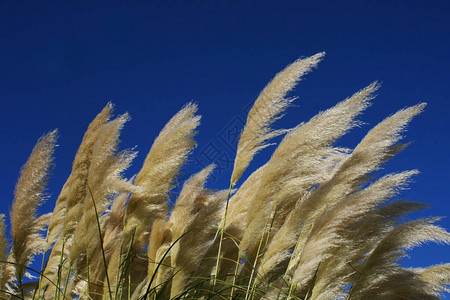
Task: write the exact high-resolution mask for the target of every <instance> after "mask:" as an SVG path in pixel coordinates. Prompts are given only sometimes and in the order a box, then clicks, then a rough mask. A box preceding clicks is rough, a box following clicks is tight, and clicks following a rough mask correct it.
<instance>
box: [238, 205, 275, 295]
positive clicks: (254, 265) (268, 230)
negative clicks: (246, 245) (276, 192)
mask: <svg viewBox="0 0 450 300" xmlns="http://www.w3.org/2000/svg"><path fill="white" fill-rule="evenodd" d="M274 207H275V208H274ZM277 207H278V206H276V205H275V203H274V204H273V205H272V209H271V210H272V211H273V213H272V215H271V216H269V218H270V225H269V226H268V227H269V228H268V229H267V225H268V224H266V226H265V227H264V231H263V234H262V236H261V239H260V241H259V245H258V251H257V252H256V256H255V261H254V262H253V267H252V272H251V273H250V280H249V282H248V286H247V294H246V296H245V299H246V300H247V299H248V294H250V295H251V297H252V298H253V294H254V286H252V287H251V290H249V289H250V286H251V285H252V281H253V276H254V273H255V270H256V265H257V263H258V258H259V255H260V252H263V251H264V250H265V249H266V247H267V244H268V243H269V238H270V233H271V232H272V227H273V222H274V221H275V215H276V211H277ZM266 229H267V230H266ZM264 236H266V238H265V243H264V247H262V244H263V240H264ZM261 248H262V249H261ZM249 292H250V293H249Z"/></svg>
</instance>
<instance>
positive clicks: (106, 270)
mask: <svg viewBox="0 0 450 300" xmlns="http://www.w3.org/2000/svg"><path fill="white" fill-rule="evenodd" d="M88 189H89V194H90V195H91V199H92V203H93V204H94V210H95V219H96V220H97V229H98V235H99V237H100V248H101V250H102V257H103V266H104V267H105V276H106V283H107V284H108V293H109V299H110V300H112V294H111V285H110V283H109V277H108V266H107V264H106V256H105V249H104V248H103V237H102V230H101V228H100V220H99V218H98V212H97V206H96V205H95V200H94V195H93V194H92V191H91V188H90V187H89V185H88ZM87 256H88V255H87V254H86V257H87Z"/></svg>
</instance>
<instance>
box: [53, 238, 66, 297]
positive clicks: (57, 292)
mask: <svg viewBox="0 0 450 300" xmlns="http://www.w3.org/2000/svg"><path fill="white" fill-rule="evenodd" d="M65 245H66V238H65V237H63V240H62V245H61V256H60V258H59V265H58V277H57V279H56V289H55V299H59V292H60V284H61V282H60V280H61V270H62V266H63V263H64V260H63V257H64V247H65Z"/></svg>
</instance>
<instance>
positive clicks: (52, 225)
mask: <svg viewBox="0 0 450 300" xmlns="http://www.w3.org/2000/svg"><path fill="white" fill-rule="evenodd" d="M323 55H324V54H323V53H319V54H316V55H314V56H311V57H308V58H305V59H299V60H297V61H295V62H294V63H292V64H291V65H289V66H288V67H286V68H285V69H284V70H283V71H282V72H280V73H278V74H277V75H276V76H275V78H274V79H273V80H272V81H271V82H270V83H269V84H268V85H267V86H266V87H265V88H264V90H263V91H262V92H261V94H260V96H259V97H258V98H257V100H256V102H255V103H254V106H253V108H252V109H251V110H250V112H249V114H248V119H247V123H246V125H245V128H244V130H243V131H242V133H241V137H240V140H239V144H238V149H237V154H236V157H235V161H234V169H233V173H232V176H231V180H230V187H229V189H227V190H222V191H215V190H210V189H207V188H205V182H206V180H207V178H208V176H209V175H210V174H211V172H212V171H213V169H214V165H210V166H208V167H206V168H205V169H203V170H201V171H200V172H199V173H197V174H195V175H193V176H192V177H190V178H189V179H188V180H186V181H185V182H184V185H183V188H182V190H181V192H180V193H179V195H178V196H177V198H176V200H175V202H174V205H173V207H171V205H169V203H171V202H170V201H169V192H170V191H171V190H172V189H173V188H174V185H175V179H176V178H177V174H178V173H179V171H180V169H181V168H182V166H183V164H184V163H185V162H186V160H187V159H188V155H189V154H190V153H191V152H192V150H193V148H194V147H195V142H194V136H195V133H196V131H195V130H196V128H197V126H198V125H199V122H200V116H198V115H196V112H197V106H196V105H195V104H193V103H189V104H187V105H186V106H185V107H183V108H182V109H181V111H179V112H178V113H177V114H176V115H175V116H174V117H173V118H172V119H171V120H170V121H169V122H168V123H167V124H166V126H165V127H164V128H163V129H162V131H161V133H160V134H159V136H158V137H157V138H156V139H155V141H154V143H153V146H152V147H151V149H150V152H149V153H148V155H147V157H146V159H145V162H144V164H143V166H142V168H141V170H140V171H139V173H138V174H137V175H136V176H134V177H133V178H130V179H126V178H124V175H123V174H124V170H126V169H127V167H129V165H130V163H131V162H132V160H133V158H134V157H135V156H136V153H135V152H134V151H133V150H122V151H120V150H119V139H118V138H119V133H120V131H121V129H122V127H123V125H124V123H125V122H126V121H127V120H128V116H127V114H124V115H120V116H118V117H115V118H114V117H112V105H110V104H108V105H107V106H106V107H105V108H104V109H103V110H102V111H101V112H100V113H99V114H98V115H97V117H96V118H95V119H94V120H93V121H92V123H91V124H90V125H89V127H88V129H87V131H86V133H85V135H84V138H83V140H82V142H81V145H80V147H79V149H78V152H77V154H76V156H75V159H74V162H73V167H72V172H71V174H70V176H69V178H68V179H67V181H66V183H65V184H64V186H63V188H62V190H61V193H60V194H59V196H58V198H57V201H56V205H55V208H54V210H53V213H50V214H46V215H42V216H38V215H37V208H38V206H39V205H40V204H41V203H42V201H43V199H44V198H45V193H44V190H45V184H46V181H47V177H48V171H49V168H50V167H51V165H52V156H53V150H54V147H55V143H56V137H57V132H56V131H53V132H50V133H48V134H46V135H44V136H43V137H42V138H41V139H39V141H38V142H37V144H36V146H35V147H34V149H33V151H32V153H31V155H30V157H29V159H28V161H27V163H26V164H25V165H24V166H23V168H22V170H21V173H20V178H19V179H18V182H17V185H16V188H15V195H14V196H15V198H14V202H13V205H12V208H11V213H10V220H11V237H12V243H11V246H9V245H10V244H9V242H8V240H7V237H6V234H5V222H4V217H3V216H2V217H1V219H0V256H1V257H0V260H1V263H0V290H1V292H0V293H1V294H0V298H2V299H16V298H19V299H181V298H187V299H212V298H213V299H222V298H227V299H376V298H383V299H439V298H438V297H439V296H440V295H441V294H442V293H443V292H446V291H447V289H448V284H449V283H450V282H449V281H450V264H441V265H436V266H431V267H429V268H426V269H418V268H404V267H402V266H401V265H399V264H398V260H399V259H400V258H402V257H403V256H405V255H406V254H405V251H406V250H408V249H410V248H412V247H414V246H416V245H419V244H421V243H423V242H428V241H433V242H438V243H447V244H448V243H449V242H450V234H449V233H447V232H446V231H445V230H444V229H442V228H440V227H438V226H436V225H434V223H435V222H436V221H437V220H438V219H437V218H428V219H419V220H412V221H411V220H407V219H405V217H404V216H405V215H406V214H407V213H409V212H412V211H416V210H418V209H421V208H422V207H423V204H420V203H416V202H408V201H399V200H395V199H394V198H395V196H396V195H397V193H398V192H399V191H400V190H401V189H403V188H405V187H406V185H407V183H408V182H409V181H410V178H411V177H412V176H414V175H415V174H417V173H418V172H417V171H416V170H412V171H404V172H400V173H394V174H388V175H385V176H383V177H381V178H376V179H374V177H373V172H374V171H376V170H378V169H379V168H380V166H382V164H383V163H385V162H386V161H387V160H389V159H390V158H391V157H392V156H393V155H395V154H396V153H398V152H399V151H401V150H402V149H403V148H404V147H405V144H401V143H399V142H400V139H401V134H402V132H403V131H404V129H405V127H406V125H407V124H408V122H410V120H411V119H412V118H413V117H414V116H416V115H417V114H419V113H420V112H421V111H422V109H423V108H424V106H425V104H423V103H421V104H418V105H416V106H412V107H409V108H406V109H402V110H400V111H398V112H397V113H395V114H394V115H392V116H390V117H388V118H386V119H385V120H383V121H382V122H381V123H379V124H378V125H376V126H375V127H374V128H373V129H372V130H370V131H369V132H368V133H367V135H366V136H365V137H364V138H363V139H362V141H361V142H360V143H359V144H358V145H357V146H356V147H355V148H354V149H343V148H339V147H336V146H335V142H336V140H337V139H338V138H339V137H341V136H342V135H344V134H345V133H347V132H348V131H349V130H350V129H351V128H352V127H355V126H358V124H359V123H358V121H357V120H356V118H357V117H358V115H359V114H360V113H361V112H362V111H363V110H364V109H365V108H366V107H368V105H369V104H370V101H371V100H372V99H373V97H374V92H375V91H376V90H377V88H378V85H377V83H373V84H371V85H369V86H368V87H366V88H364V89H362V90H360V91H358V92H357V93H355V94H354V95H352V96H351V97H349V98H347V99H345V100H344V101H342V102H340V103H338V104H337V105H336V106H334V107H332V108H330V109H328V110H326V111H323V112H321V113H319V114H318V115H316V116H315V117H313V118H312V119H311V120H309V121H308V122H305V123H301V124H300V125H298V126H297V127H295V128H292V129H290V130H273V129H271V125H272V123H273V122H274V121H275V120H277V119H278V118H280V116H281V115H282V114H283V112H284V111H285V109H286V108H287V107H288V106H289V105H290V103H291V102H292V101H293V100H294V99H293V98H288V97H286V95H287V93H288V92H289V91H290V90H292V89H293V87H294V86H295V85H296V83H297V82H298V81H299V80H300V79H301V78H302V77H303V76H304V75H305V74H306V73H308V72H309V71H310V70H311V69H312V68H314V67H315V66H316V65H317V63H318V62H319V61H320V60H321V58H322V57H323ZM279 135H284V138H283V139H282V141H281V142H280V143H279V145H278V147H277V148H276V150H275V151H274V152H273V154H272V156H271V158H270V160H269V161H268V162H267V163H266V164H264V165H263V166H262V167H260V168H259V169H257V170H256V171H255V172H253V173H252V174H251V175H250V176H249V177H248V178H247V179H245V180H242V181H243V182H242V183H240V184H238V183H239V181H240V179H241V176H242V174H243V173H244V171H245V170H246V168H247V167H248V165H249V163H250V162H251V160H252V159H253V157H254V155H255V154H256V153H257V152H258V151H259V150H260V149H262V148H264V147H265V146H267V145H268V144H267V143H268V141H269V140H270V139H271V138H273V137H275V136H279ZM37 254H42V255H43V259H42V268H41V271H38V270H31V269H30V268H29V265H30V263H31V261H32V259H33V257H34V256H35V255H37ZM31 275H34V276H35V277H34V279H30V280H24V278H25V277H27V276H31ZM36 275H37V276H36Z"/></svg>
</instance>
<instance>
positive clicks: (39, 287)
mask: <svg viewBox="0 0 450 300" xmlns="http://www.w3.org/2000/svg"><path fill="white" fill-rule="evenodd" d="M47 244H48V234H47V238H46V240H45V245H47ZM46 254H47V251H44V253H43V254H42V263H41V272H40V274H41V273H42V274H43V273H44V264H45V255H46ZM41 284H42V276H39V282H38V288H37V293H38V298H40V297H41ZM35 296H36V290H35V291H34V294H33V300H34V299H35Z"/></svg>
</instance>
